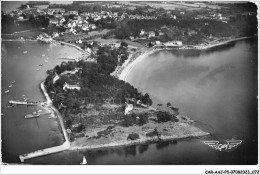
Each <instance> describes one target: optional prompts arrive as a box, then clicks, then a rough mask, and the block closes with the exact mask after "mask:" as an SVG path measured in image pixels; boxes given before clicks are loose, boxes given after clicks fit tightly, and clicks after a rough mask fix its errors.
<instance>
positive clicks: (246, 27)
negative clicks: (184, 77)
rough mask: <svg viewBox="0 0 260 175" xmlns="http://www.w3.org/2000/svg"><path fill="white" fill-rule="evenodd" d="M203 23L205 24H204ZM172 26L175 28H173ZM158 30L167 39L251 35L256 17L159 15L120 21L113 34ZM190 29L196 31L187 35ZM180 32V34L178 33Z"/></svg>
mask: <svg viewBox="0 0 260 175" xmlns="http://www.w3.org/2000/svg"><path fill="white" fill-rule="evenodd" d="M205 23H206V24H207V25H205ZM163 26H167V27H168V28H171V30H170V32H168V34H167V32H165V30H166V29H162V27H163ZM173 28H174V29H175V30H173ZM142 29H144V30H145V31H150V30H151V31H158V30H164V33H166V37H167V39H170V40H173V39H178V37H180V36H182V35H183V36H186V37H187V39H191V37H195V38H193V40H194V39H196V38H197V39H199V38H201V36H210V35H212V36H216V37H229V36H238V35H246V36H251V35H254V34H256V33H257V18H256V16H255V15H237V16H236V17H232V18H230V20H229V22H228V23H223V22H221V21H216V20H210V19H198V20H194V19H191V18H184V19H180V20H175V19H172V18H168V17H161V18H158V19H150V20H142V19H140V20H138V19H136V20H128V21H127V22H125V23H121V24H120V25H119V26H117V28H116V31H115V34H116V37H117V38H120V39H125V38H128V37H129V36H135V37H137V36H139V34H140V31H141V30H142ZM188 29H190V30H194V31H196V33H197V34H196V35H195V36H189V35H187V34H185V32H186V31H187V30H188ZM180 34H181V35H180Z"/></svg>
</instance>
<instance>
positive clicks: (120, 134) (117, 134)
mask: <svg viewBox="0 0 260 175" xmlns="http://www.w3.org/2000/svg"><path fill="white" fill-rule="evenodd" d="M154 128H157V130H158V133H160V136H151V137H149V136H147V135H146V134H147V133H150V132H153V130H154ZM102 129H104V128H96V131H93V130H92V131H89V132H88V134H89V135H92V136H94V137H95V136H96V135H97V133H98V132H99V131H100V130H102ZM110 132H111V133H110V134H108V135H107V136H102V137H101V138H98V139H95V138H94V139H92V138H89V137H84V138H83V137H82V138H76V139H75V141H73V142H71V146H70V148H69V150H81V149H87V150H93V149H104V148H113V147H125V146H131V145H140V144H145V143H156V142H168V141H177V140H182V139H193V138H204V137H209V136H210V133H209V132H204V131H202V130H201V129H199V128H197V127H195V126H193V125H192V123H190V122H185V121H183V120H180V121H179V122H172V121H168V122H164V123H156V122H149V123H147V124H145V125H143V126H137V125H134V126H130V127H122V126H116V127H114V128H113V129H111V130H110ZM131 133H138V135H139V136H140V138H139V139H136V140H128V139H127V138H128V135H129V134H131Z"/></svg>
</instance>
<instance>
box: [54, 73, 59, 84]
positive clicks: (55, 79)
mask: <svg viewBox="0 0 260 175" xmlns="http://www.w3.org/2000/svg"><path fill="white" fill-rule="evenodd" d="M58 79H60V76H59V75H58V74H56V73H55V76H54V77H53V84H54V83H55V82H56V81H57V80H58Z"/></svg>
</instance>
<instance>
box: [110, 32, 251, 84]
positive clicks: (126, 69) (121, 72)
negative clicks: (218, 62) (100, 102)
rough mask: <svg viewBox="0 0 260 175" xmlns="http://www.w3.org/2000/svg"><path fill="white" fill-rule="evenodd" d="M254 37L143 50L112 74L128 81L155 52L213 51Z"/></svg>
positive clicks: (130, 57)
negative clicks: (212, 49)
mask: <svg viewBox="0 0 260 175" xmlns="http://www.w3.org/2000/svg"><path fill="white" fill-rule="evenodd" d="M249 38H252V37H240V38H233V39H229V40H226V41H222V42H219V43H216V44H209V45H204V46H203V45H196V46H190V47H189V46H185V45H183V46H178V48H172V47H168V46H161V47H155V48H143V50H142V51H140V52H141V54H140V55H139V56H137V57H134V56H132V55H130V56H129V58H128V60H126V61H125V63H124V64H123V65H122V66H120V67H117V69H116V70H115V72H113V73H112V74H113V75H114V76H115V77H117V78H118V79H120V80H123V81H126V80H127V77H128V75H129V73H130V72H131V70H132V69H133V68H134V67H135V66H136V65H137V64H138V63H140V62H141V60H143V59H144V58H145V57H147V56H148V55H150V54H153V53H154V52H157V51H163V50H175V49H178V50H182V49H183V50H190V49H195V50H207V49H211V48H214V47H217V46H221V45H225V44H228V43H230V42H234V41H239V40H244V39H249Z"/></svg>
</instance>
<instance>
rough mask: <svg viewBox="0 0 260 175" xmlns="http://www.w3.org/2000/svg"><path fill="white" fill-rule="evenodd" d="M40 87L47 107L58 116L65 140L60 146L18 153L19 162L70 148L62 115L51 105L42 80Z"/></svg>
mask: <svg viewBox="0 0 260 175" xmlns="http://www.w3.org/2000/svg"><path fill="white" fill-rule="evenodd" d="M40 87H41V90H42V92H43V94H44V96H45V98H46V99H47V102H45V103H46V104H48V105H49V107H50V108H51V109H52V111H53V113H54V114H55V115H57V117H58V120H59V124H60V127H61V130H62V133H63V136H64V139H65V142H64V143H63V144H62V145H60V146H55V147H51V148H46V149H41V150H38V151H35V152H31V153H28V154H23V155H20V156H19V158H20V161H21V162H24V161H25V160H26V159H31V158H35V157H40V156H45V155H49V154H53V153H57V152H61V151H65V150H68V149H69V148H70V141H69V137H68V133H67V131H66V128H65V126H64V122H63V119H62V116H61V114H60V113H59V111H58V110H57V109H56V108H55V107H54V106H52V101H51V98H50V97H49V95H48V93H47V91H46V89H45V86H44V82H42V83H41V84H40ZM25 103H26V102H25Z"/></svg>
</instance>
